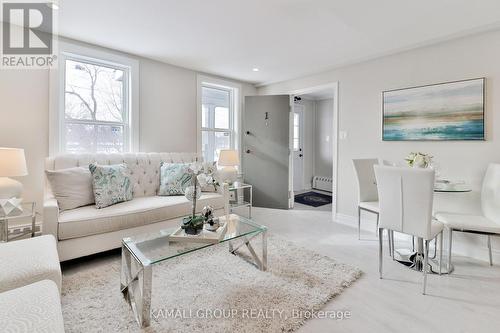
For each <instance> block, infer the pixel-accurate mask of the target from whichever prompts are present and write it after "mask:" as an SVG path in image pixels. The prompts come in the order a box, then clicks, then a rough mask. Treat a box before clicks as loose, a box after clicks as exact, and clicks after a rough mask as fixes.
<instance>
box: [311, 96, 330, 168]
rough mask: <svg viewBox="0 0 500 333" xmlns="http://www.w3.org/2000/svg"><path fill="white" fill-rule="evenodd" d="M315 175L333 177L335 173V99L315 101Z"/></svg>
mask: <svg viewBox="0 0 500 333" xmlns="http://www.w3.org/2000/svg"><path fill="white" fill-rule="evenodd" d="M315 104H316V121H315V126H314V140H315V141H314V175H317V176H322V177H330V178H331V177H332V176H333V175H332V173H333V144H332V142H333V99H323V100H319V101H315Z"/></svg>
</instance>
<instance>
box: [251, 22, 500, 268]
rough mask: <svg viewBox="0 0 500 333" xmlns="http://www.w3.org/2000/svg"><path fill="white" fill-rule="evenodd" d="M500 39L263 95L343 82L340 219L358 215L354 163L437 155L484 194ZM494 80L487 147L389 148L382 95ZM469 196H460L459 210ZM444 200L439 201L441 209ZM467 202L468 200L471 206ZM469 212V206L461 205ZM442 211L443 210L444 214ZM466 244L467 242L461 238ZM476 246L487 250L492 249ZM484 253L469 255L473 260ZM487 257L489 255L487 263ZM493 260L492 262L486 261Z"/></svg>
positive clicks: (497, 123) (499, 143) (499, 144)
mask: <svg viewBox="0 0 500 333" xmlns="http://www.w3.org/2000/svg"><path fill="white" fill-rule="evenodd" d="M498 59H500V31H495V32H490V33H484V34H480V35H475V36H471V37H467V38H462V39H457V40H454V41H450V42H446V43H441V44H438V45H434V46H430V47H425V48H420V49H416V50H412V51H408V52H404V53H400V54H396V55H392V56H388V57H383V58H379V59H376V60H372V61H368V62H364V63H360V64H357V65H353V66H349V67H344V68H341V69H337V70H332V71H329V72H324V73H321V74H318V75H314V76H309V77H304V78H299V79H296V80H291V81H286V82H282V83H278V84H273V85H269V86H264V87H260V88H259V90H258V92H259V94H278V93H286V92H290V91H294V90H299V89H305V88H309V87H314V86H318V85H322V84H326V83H330V82H335V81H338V82H339V112H340V113H339V130H340V131H346V132H347V138H346V139H344V140H340V141H339V170H338V174H339V176H338V184H337V186H338V202H337V207H338V208H337V210H338V213H340V214H344V215H348V216H354V215H355V213H356V193H357V192H356V191H357V188H356V182H355V178H354V171H353V168H352V165H351V159H353V158H359V157H380V158H384V159H387V160H392V161H402V160H403V158H404V157H405V155H406V154H408V153H409V152H411V151H417V150H418V151H423V152H427V153H430V154H431V155H433V156H434V157H435V160H436V162H438V163H439V165H440V167H441V169H442V174H443V176H446V177H449V178H458V179H464V180H466V181H468V182H470V183H471V184H472V185H473V187H474V188H475V189H479V187H480V183H481V179H482V177H483V175H484V172H485V170H486V167H487V165H488V163H490V162H500V136H499V133H500V117H499V116H498V109H499V108H500V85H499V84H497V83H498V82H499V81H500V66H499V65H498ZM483 76H484V77H486V78H487V81H486V82H487V83H486V131H487V141H485V142H383V141H382V140H381V123H382V110H381V105H382V91H384V90H389V89H396V88H404V87H411V86H415V85H423V84H430V83H437V82H445V81H453V80H461V79H468V78H476V77H483ZM461 198H467V196H461V195H460V194H455V195H454V196H453V197H452V199H451V200H453V201H455V203H456V202H457V201H459V200H461ZM439 200H441V198H440V199H439ZM439 200H438V201H439ZM464 202H467V199H465V200H464ZM454 206H455V207H462V206H461V205H457V204H455V205H454ZM437 208H438V209H439V206H438V207H437ZM458 238H460V237H458ZM468 238H470V239H474V240H473V241H474V242H477V244H478V245H480V246H481V249H485V245H486V242H485V240H484V239H479V238H478V237H468ZM494 247H496V248H497V249H498V248H500V244H499V243H495V244H494ZM475 250H476V249H473V248H472V247H464V248H463V249H461V251H462V252H464V253H466V254H473V253H472V252H473V251H475ZM483 254H484V251H483V252H481V256H483ZM482 258H483V259H485V258H486V257H482Z"/></svg>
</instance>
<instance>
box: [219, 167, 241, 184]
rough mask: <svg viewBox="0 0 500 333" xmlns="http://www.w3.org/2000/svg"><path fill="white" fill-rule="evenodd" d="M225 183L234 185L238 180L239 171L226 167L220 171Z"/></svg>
mask: <svg viewBox="0 0 500 333" xmlns="http://www.w3.org/2000/svg"><path fill="white" fill-rule="evenodd" d="M219 175H220V178H221V180H222V182H223V183H228V184H232V183H234V182H235V181H236V180H237V179H238V170H236V168H235V167H234V166H225V167H223V168H222V169H220V170H219Z"/></svg>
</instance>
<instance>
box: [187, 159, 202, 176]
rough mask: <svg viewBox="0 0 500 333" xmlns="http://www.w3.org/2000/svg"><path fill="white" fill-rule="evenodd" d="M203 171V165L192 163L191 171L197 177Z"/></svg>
mask: <svg viewBox="0 0 500 333" xmlns="http://www.w3.org/2000/svg"><path fill="white" fill-rule="evenodd" d="M202 169H203V165H202V164H201V163H200V162H194V163H191V165H190V166H189V170H191V171H192V172H193V173H194V174H195V175H197V174H199V173H200V172H201V171H202Z"/></svg>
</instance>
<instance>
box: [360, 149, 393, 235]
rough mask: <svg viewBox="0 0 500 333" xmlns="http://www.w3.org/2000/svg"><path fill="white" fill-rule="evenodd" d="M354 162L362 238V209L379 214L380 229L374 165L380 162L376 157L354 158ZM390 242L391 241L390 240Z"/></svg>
mask: <svg viewBox="0 0 500 333" xmlns="http://www.w3.org/2000/svg"><path fill="white" fill-rule="evenodd" d="M352 164H353V166H354V171H355V172H356V180H357V182H358V239H361V211H362V210H364V211H367V212H370V213H372V214H375V215H376V216H377V227H376V228H377V229H378V193H377V182H376V181H375V173H374V172H373V166H374V165H377V164H378V159H376V158H362V159H353V160H352ZM389 243H390V242H389Z"/></svg>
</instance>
